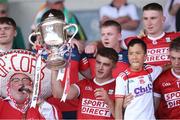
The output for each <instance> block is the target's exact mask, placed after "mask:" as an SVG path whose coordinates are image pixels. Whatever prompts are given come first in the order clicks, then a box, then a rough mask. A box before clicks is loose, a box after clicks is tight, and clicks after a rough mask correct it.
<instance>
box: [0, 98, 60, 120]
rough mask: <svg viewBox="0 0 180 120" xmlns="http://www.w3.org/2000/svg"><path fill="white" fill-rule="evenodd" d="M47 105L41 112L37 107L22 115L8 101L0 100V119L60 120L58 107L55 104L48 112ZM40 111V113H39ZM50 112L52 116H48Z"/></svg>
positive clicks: (52, 100) (52, 99)
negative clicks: (51, 119)
mask: <svg viewBox="0 0 180 120" xmlns="http://www.w3.org/2000/svg"><path fill="white" fill-rule="evenodd" d="M55 100H56V99H54V98H51V100H50V102H51V103H54V101H55ZM46 103H47V102H46ZM47 105H48V103H47V104H45V105H44V106H45V107H43V108H42V109H41V110H39V107H38V106H37V107H36V108H29V109H28V110H27V112H26V113H22V112H21V111H19V110H18V109H17V108H16V107H15V106H14V105H13V104H12V105H11V103H10V101H9V100H2V99H0V119H48V118H49V119H50V118H53V119H61V118H62V115H61V111H60V109H57V108H58V107H57V105H56V104H53V107H52V109H51V111H49V110H48V106H47ZM49 105H50V104H49ZM13 106H14V107H13ZM50 106H52V105H50ZM41 107H42V106H41ZM40 111H41V112H42V113H40ZM50 112H51V113H53V114H50ZM42 114H47V115H46V116H43V115H42ZM51 115H53V116H51Z"/></svg>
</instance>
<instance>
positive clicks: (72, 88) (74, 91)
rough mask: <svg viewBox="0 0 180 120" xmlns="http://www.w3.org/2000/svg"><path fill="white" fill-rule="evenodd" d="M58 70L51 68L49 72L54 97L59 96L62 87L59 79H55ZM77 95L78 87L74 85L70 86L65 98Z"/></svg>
mask: <svg viewBox="0 0 180 120" xmlns="http://www.w3.org/2000/svg"><path fill="white" fill-rule="evenodd" d="M57 75H58V71H55V70H52V72H51V85H52V94H53V97H55V98H61V97H62V95H63V90H64V87H63V86H62V83H61V81H57V80H56V79H57ZM78 95H79V91H78V88H77V87H76V86H75V85H71V86H70V90H69V93H68V95H67V99H74V98H77V97H78Z"/></svg>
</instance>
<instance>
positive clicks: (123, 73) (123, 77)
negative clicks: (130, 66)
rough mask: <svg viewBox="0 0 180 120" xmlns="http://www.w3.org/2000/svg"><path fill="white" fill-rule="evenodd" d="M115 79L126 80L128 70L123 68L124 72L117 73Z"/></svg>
mask: <svg viewBox="0 0 180 120" xmlns="http://www.w3.org/2000/svg"><path fill="white" fill-rule="evenodd" d="M116 79H117V80H120V79H121V80H124V81H126V80H127V79H128V71H127V70H125V71H124V72H121V73H119V75H118V77H117V78H116Z"/></svg>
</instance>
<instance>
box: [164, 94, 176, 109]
mask: <svg viewBox="0 0 180 120" xmlns="http://www.w3.org/2000/svg"><path fill="white" fill-rule="evenodd" d="M164 99H165V101H166V103H167V106H168V108H173V107H176V106H180V91H176V92H171V93H167V94H164Z"/></svg>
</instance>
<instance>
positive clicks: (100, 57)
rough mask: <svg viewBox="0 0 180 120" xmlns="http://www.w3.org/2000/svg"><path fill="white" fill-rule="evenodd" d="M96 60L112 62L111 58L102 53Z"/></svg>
mask: <svg viewBox="0 0 180 120" xmlns="http://www.w3.org/2000/svg"><path fill="white" fill-rule="evenodd" d="M96 61H98V62H101V63H112V60H111V59H109V58H107V57H103V56H101V55H97V56H96Z"/></svg>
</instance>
